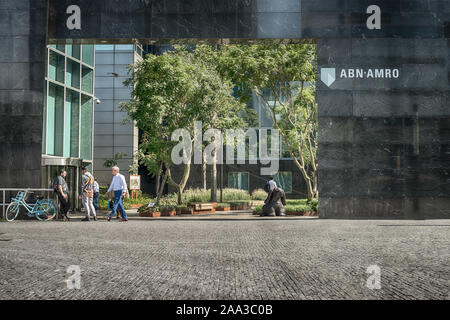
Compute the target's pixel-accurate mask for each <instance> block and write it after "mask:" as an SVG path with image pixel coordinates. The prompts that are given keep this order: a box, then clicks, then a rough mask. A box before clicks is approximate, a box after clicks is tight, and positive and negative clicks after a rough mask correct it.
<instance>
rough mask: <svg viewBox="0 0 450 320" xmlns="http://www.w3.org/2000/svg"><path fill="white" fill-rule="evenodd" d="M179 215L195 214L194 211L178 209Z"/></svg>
mask: <svg viewBox="0 0 450 320" xmlns="http://www.w3.org/2000/svg"><path fill="white" fill-rule="evenodd" d="M177 214H194V209H178V210H177Z"/></svg>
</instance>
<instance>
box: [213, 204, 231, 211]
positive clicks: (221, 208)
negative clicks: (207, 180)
mask: <svg viewBox="0 0 450 320" xmlns="http://www.w3.org/2000/svg"><path fill="white" fill-rule="evenodd" d="M216 210H217V211H230V210H231V205H230V204H229V203H218V204H217V206H216Z"/></svg>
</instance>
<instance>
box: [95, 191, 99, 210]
mask: <svg viewBox="0 0 450 320" xmlns="http://www.w3.org/2000/svg"><path fill="white" fill-rule="evenodd" d="M99 197H100V192H95V193H94V208H95V210H98V198H99Z"/></svg>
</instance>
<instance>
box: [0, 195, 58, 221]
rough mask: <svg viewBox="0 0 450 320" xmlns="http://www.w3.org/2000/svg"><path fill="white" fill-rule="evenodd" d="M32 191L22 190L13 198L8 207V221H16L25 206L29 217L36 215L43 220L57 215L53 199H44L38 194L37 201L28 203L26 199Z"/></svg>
mask: <svg viewBox="0 0 450 320" xmlns="http://www.w3.org/2000/svg"><path fill="white" fill-rule="evenodd" d="M30 193H33V192H28V191H20V192H19V193H18V194H17V196H16V198H12V200H11V203H10V204H9V205H8V208H7V209H6V221H8V222H11V221H14V220H15V219H16V218H17V216H18V215H19V211H20V208H21V207H24V208H25V210H26V212H27V215H28V216H29V217H36V218H37V219H38V220H41V221H49V220H51V219H53V218H54V217H55V216H56V207H55V204H54V203H53V200H51V199H44V197H43V196H37V197H36V198H37V200H36V203H34V204H28V203H26V202H25V201H26V199H27V197H28V194H30Z"/></svg>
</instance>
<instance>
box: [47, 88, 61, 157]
mask: <svg viewBox="0 0 450 320" xmlns="http://www.w3.org/2000/svg"><path fill="white" fill-rule="evenodd" d="M47 119H48V120H47V154H49V155H54V156H62V155H63V136H64V132H63V128H64V88H63V87H60V86H58V85H55V84H53V83H50V86H49V94H48V98H47Z"/></svg>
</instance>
